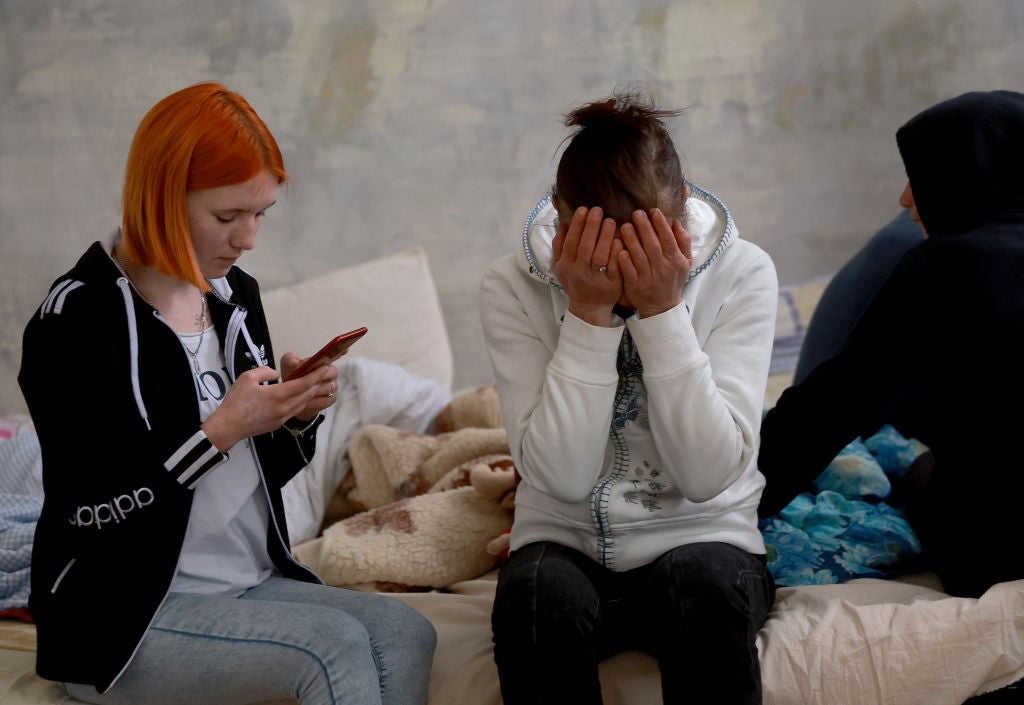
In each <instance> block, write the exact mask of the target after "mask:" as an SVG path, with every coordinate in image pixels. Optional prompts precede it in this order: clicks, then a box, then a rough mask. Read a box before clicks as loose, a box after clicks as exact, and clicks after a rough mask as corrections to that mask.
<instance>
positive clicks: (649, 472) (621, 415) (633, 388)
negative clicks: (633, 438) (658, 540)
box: [611, 329, 665, 512]
mask: <svg viewBox="0 0 1024 705" xmlns="http://www.w3.org/2000/svg"><path fill="white" fill-rule="evenodd" d="M615 365H616V368H617V369H618V372H619V387H618V392H617V393H616V395H615V411H614V413H613V415H612V428H611V432H612V437H613V439H614V441H615V446H616V449H620V448H626V447H628V446H627V444H626V442H625V439H624V438H623V436H624V434H625V431H626V427H627V425H630V424H635V425H636V426H638V427H639V428H641V429H643V430H644V431H649V430H650V420H649V417H648V413H647V388H646V387H645V386H644V384H643V372H644V366H643V363H642V362H641V360H640V354H639V353H638V352H637V349H636V345H635V344H634V343H633V337H632V336H631V335H630V334H629V329H626V330H625V331H624V332H623V335H622V342H621V343H619V353H618V358H617V360H616V363H615ZM623 460H624V461H626V462H627V463H628V458H624V459H623ZM660 477H661V470H660V469H658V468H656V467H654V466H652V465H651V464H650V463H649V462H647V461H646V460H645V461H643V462H641V463H640V464H639V465H636V466H633V467H631V468H630V469H629V470H628V471H627V472H625V473H624V474H623V475H620V479H621V480H623V481H625V482H628V483H630V484H631V485H632V486H633V489H632V490H627V491H626V492H625V493H624V494H623V499H625V500H626V501H627V502H629V503H631V504H639V505H641V506H643V507H644V509H646V510H647V511H649V512H654V511H656V510H658V509H661V505H660V504H659V503H658V497H659V496H660V495H661V493H662V491H663V490H664V489H665V485H664V483H662V482H660V480H659V478H660Z"/></svg>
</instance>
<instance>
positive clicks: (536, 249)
mask: <svg viewBox="0 0 1024 705" xmlns="http://www.w3.org/2000/svg"><path fill="white" fill-rule="evenodd" d="M687 184H688V185H689V187H690V197H689V198H688V199H687V200H686V223H685V226H686V230H687V232H689V233H690V238H691V239H692V241H693V268H692V269H690V275H689V277H687V281H691V280H693V279H694V278H695V277H697V276H698V275H700V274H701V273H702V272H703V271H704V270H705V269H707V268H708V267H710V266H711V264H712V262H714V261H715V259H717V258H718V256H719V255H720V254H721V253H722V252H723V251H724V250H725V248H726V247H728V246H729V244H730V243H731V242H732V241H733V239H734V238H735V237H736V226H735V224H734V223H733V220H732V215H731V214H730V213H729V209H728V208H726V207H725V204H724V203H722V202H721V201H720V200H718V198H717V197H716V196H715V195H714V194H712V193H711V192H709V191H706V190H704V189H702V188H701V187H700V186H697V185H696V184H692V183H690V182H687ZM557 216H558V214H557V212H556V211H555V208H554V206H552V204H551V193H548V194H547V195H545V196H544V197H543V198H542V199H540V201H538V202H537V205H536V206H534V207H533V210H532V211H530V215H529V216H527V218H526V222H525V223H524V224H523V249H522V251H521V252H520V253H519V264H520V266H521V267H522V268H523V269H524V270H526V271H527V272H529V274H530V275H531V276H533V277H535V278H537V279H540V280H541V281H544V282H547V283H548V284H550V285H551V286H553V287H555V288H556V289H561V288H562V286H561V284H559V283H558V279H557V277H555V273H554V271H553V268H552V266H551V242H552V240H554V239H555V235H556V233H557V232H558V227H557V221H558V217H557Z"/></svg>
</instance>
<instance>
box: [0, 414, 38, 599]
mask: <svg viewBox="0 0 1024 705" xmlns="http://www.w3.org/2000/svg"><path fill="white" fill-rule="evenodd" d="M0 470H2V471H0V616H8V615H11V616H16V614H17V612H16V611H17V610H21V609H24V608H25V607H27V606H28V594H29V582H30V581H29V576H30V572H29V568H30V565H31V561H32V537H33V535H34V533H35V529H36V522H37V521H38V520H39V512H40V511H41V510H42V507H43V483H42V471H43V462H42V457H41V455H40V451H39V437H38V436H37V435H36V432H35V429H34V428H33V427H32V424H31V422H30V421H29V420H28V417H7V418H5V419H3V422H2V423H0Z"/></svg>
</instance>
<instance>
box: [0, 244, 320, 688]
mask: <svg viewBox="0 0 1024 705" xmlns="http://www.w3.org/2000/svg"><path fill="white" fill-rule="evenodd" d="M211 284H212V285H213V286H214V291H213V292H211V293H210V294H208V296H207V300H208V302H209V306H210V309H211V311H212V312H213V314H214V321H215V322H216V323H215V326H216V334H217V336H218V338H219V339H220V341H221V344H222V346H223V349H224V351H225V357H226V361H227V367H228V375H229V377H230V379H231V380H234V379H236V378H237V376H238V375H239V374H241V373H242V372H245V371H247V370H249V369H252V368H254V367H256V366H257V365H263V364H270V365H273V361H274V355H273V350H272V348H271V345H270V336H269V333H268V330H267V323H266V319H265V317H264V313H263V308H262V305H261V303H260V295H259V288H258V286H257V283H256V280H255V279H253V278H252V277H251V276H250V275H248V274H247V273H246V272H244V271H243V270H242V269H240V268H238V267H233V268H232V269H231V271H230V272H229V273H228V275H227V276H226V277H224V278H223V279H221V280H217V281H214V282H211ZM18 382H19V383H20V385H21V389H22V391H23V393H24V396H25V399H26V401H27V402H28V407H29V413H30V414H31V416H32V420H33V422H34V424H35V427H36V431H37V432H38V434H39V441H40V445H41V447H42V459H43V487H44V491H45V499H44V502H43V508H42V513H41V516H40V518H39V522H38V524H37V526H36V532H35V541H34V544H33V549H32V583H31V593H30V597H29V609H30V611H31V613H32V617H33V619H34V620H35V623H36V626H37V628H38V653H37V659H36V671H37V672H38V674H39V675H40V676H42V677H44V678H48V679H51V680H55V681H69V682H74V683H88V684H93V685H95V686H96V687H97V689H99V690H100V691H101V692H102V691H105V690H107V689H108V688H109V687H110V686H111V685H112V684H113V683H114V682H115V681H116V679H117V678H118V676H119V675H120V674H121V673H122V671H123V670H124V668H125V667H126V666H127V665H128V663H129V662H130V660H131V658H132V655H133V654H134V653H135V650H136V649H137V648H138V645H139V643H140V642H141V640H142V638H143V636H144V635H145V633H146V630H147V628H148V626H149V624H150V621H151V620H152V618H153V615H154V614H155V613H156V611H157V609H158V608H159V607H160V605H161V604H162V602H163V600H164V598H165V597H166V594H167V591H168V587H169V585H170V583H171V579H172V578H173V577H174V574H175V570H176V567H177V562H178V555H179V552H180V549H181V546H182V542H183V540H184V537H185V530H186V527H187V525H188V521H189V511H190V507H191V505H192V496H193V489H192V488H193V487H194V486H195V483H196V482H197V481H198V480H199V479H200V478H201V477H203V476H204V475H205V474H206V473H208V472H216V470H217V467H218V465H219V464H220V463H222V462H223V461H224V460H225V458H226V456H225V455H223V454H221V453H220V452H219V451H218V450H217V448H216V447H215V446H214V445H213V444H211V443H210V442H209V440H207V438H206V436H205V434H204V433H203V432H202V431H201V430H200V428H199V425H200V420H199V408H198V403H197V391H196V383H195V377H194V375H193V373H192V368H191V361H190V360H189V358H188V355H187V354H186V353H185V351H184V349H183V348H182V346H181V343H180V342H179V340H178V337H177V334H176V333H175V332H174V330H173V329H172V328H171V327H170V326H169V325H167V324H166V323H165V322H164V321H163V320H162V319H161V318H160V317H159V316H158V314H157V313H156V311H155V310H154V309H153V308H152V307H151V306H150V305H149V304H147V303H146V302H145V301H144V300H143V299H142V298H141V297H140V296H139V295H138V293H137V292H136V291H135V290H134V288H133V287H132V286H131V284H130V283H129V282H128V281H127V279H125V277H124V276H123V275H122V273H121V271H120V269H119V268H118V267H117V265H116V264H115V263H114V261H113V260H112V259H111V257H110V255H109V254H107V250H106V249H105V248H104V247H103V246H102V245H101V244H100V243H99V242H97V243H95V244H94V245H92V246H91V247H90V248H89V249H88V250H87V251H86V253H85V254H84V255H83V256H82V258H81V259H80V260H79V261H78V263H77V264H76V265H75V267H74V268H73V269H71V270H70V271H69V272H68V273H67V274H65V275H63V276H61V277H60V278H58V279H57V281H56V282H55V283H54V284H53V286H52V287H51V289H50V293H49V295H48V296H47V297H46V299H45V300H44V302H43V304H42V306H40V308H39V310H38V311H37V312H36V313H35V315H34V316H33V317H32V320H31V321H30V322H29V324H28V326H27V327H26V329H25V335H24V343H23V349H22V362H21V371H20V374H19V376H18ZM252 441H253V442H252V443H251V444H243V443H240V444H238V446H236V447H235V448H234V449H233V450H232V451H231V452H236V453H237V452H252V453H254V455H255V457H256V463H257V466H258V467H259V470H260V474H261V476H262V479H263V485H264V487H266V488H267V490H268V500H269V504H270V510H271V523H270V530H269V535H268V537H267V547H268V550H269V553H270V556H271V558H272V559H273V561H274V564H275V565H276V566H277V569H278V570H279V571H280V572H281V573H282V574H284V575H285V576H288V577H292V578H296V579H298V580H303V581H308V582H319V578H318V577H317V576H316V575H315V574H314V573H312V572H311V571H310V570H309V569H307V568H306V567H305V566H302V565H301V564H299V563H298V562H296V561H295V560H294V559H293V558H292V555H291V550H290V547H289V544H288V530H287V527H286V525H285V516H284V506H283V503H282V499H281V491H280V488H281V487H282V486H283V485H284V484H285V483H286V482H287V481H288V480H289V479H290V478H291V477H292V476H293V475H295V474H296V473H297V472H298V471H299V470H301V469H302V467H304V466H305V464H306V462H307V461H306V458H311V457H312V456H313V452H314V450H315V440H314V436H313V434H307V435H306V437H305V438H304V439H302V440H301V441H300V440H299V439H296V438H295V437H293V436H292V435H291V434H290V433H289V432H288V431H287V430H285V429H281V430H279V431H277V432H274V433H270V434H265V435H262V436H259V437H256V438H254V439H252Z"/></svg>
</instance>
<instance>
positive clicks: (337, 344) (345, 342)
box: [285, 326, 366, 382]
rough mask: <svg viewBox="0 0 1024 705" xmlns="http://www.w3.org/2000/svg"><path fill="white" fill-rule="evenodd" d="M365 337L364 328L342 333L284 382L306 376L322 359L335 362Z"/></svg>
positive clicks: (309, 358) (311, 356) (297, 368)
mask: <svg viewBox="0 0 1024 705" xmlns="http://www.w3.org/2000/svg"><path fill="white" fill-rule="evenodd" d="M364 335H366V327H365V326H364V327H362V328H356V329H355V330H350V331H349V332H348V333H342V334H341V335H339V336H338V337H336V338H334V339H333V340H331V341H330V342H328V343H327V345H325V346H323V347H322V348H320V349H319V350H317V351H316V352H315V353H314V354H313V355H310V356H309V357H308V358H307V359H306V361H305V362H303V363H302V364H301V365H299V366H298V367H296V368H295V370H294V371H293V372H292V373H291V374H290V375H288V377H287V379H285V382H288V381H291V380H293V379H296V378H298V377H301V376H303V375H305V374H308V373H309V371H310V370H312V369H313V368H314V367H316V366H317V364H318V363H319V362H320V361H321V360H322V359H324V358H326V359H328V360H331V361H332V362H333V361H334V360H337V359H338V358H339V357H341V356H342V355H343V354H344V353H345V351H346V350H348V349H349V348H350V347H352V345H353V343H355V342H356V341H357V340H359V339H360V338H362V337H363V336H364Z"/></svg>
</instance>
